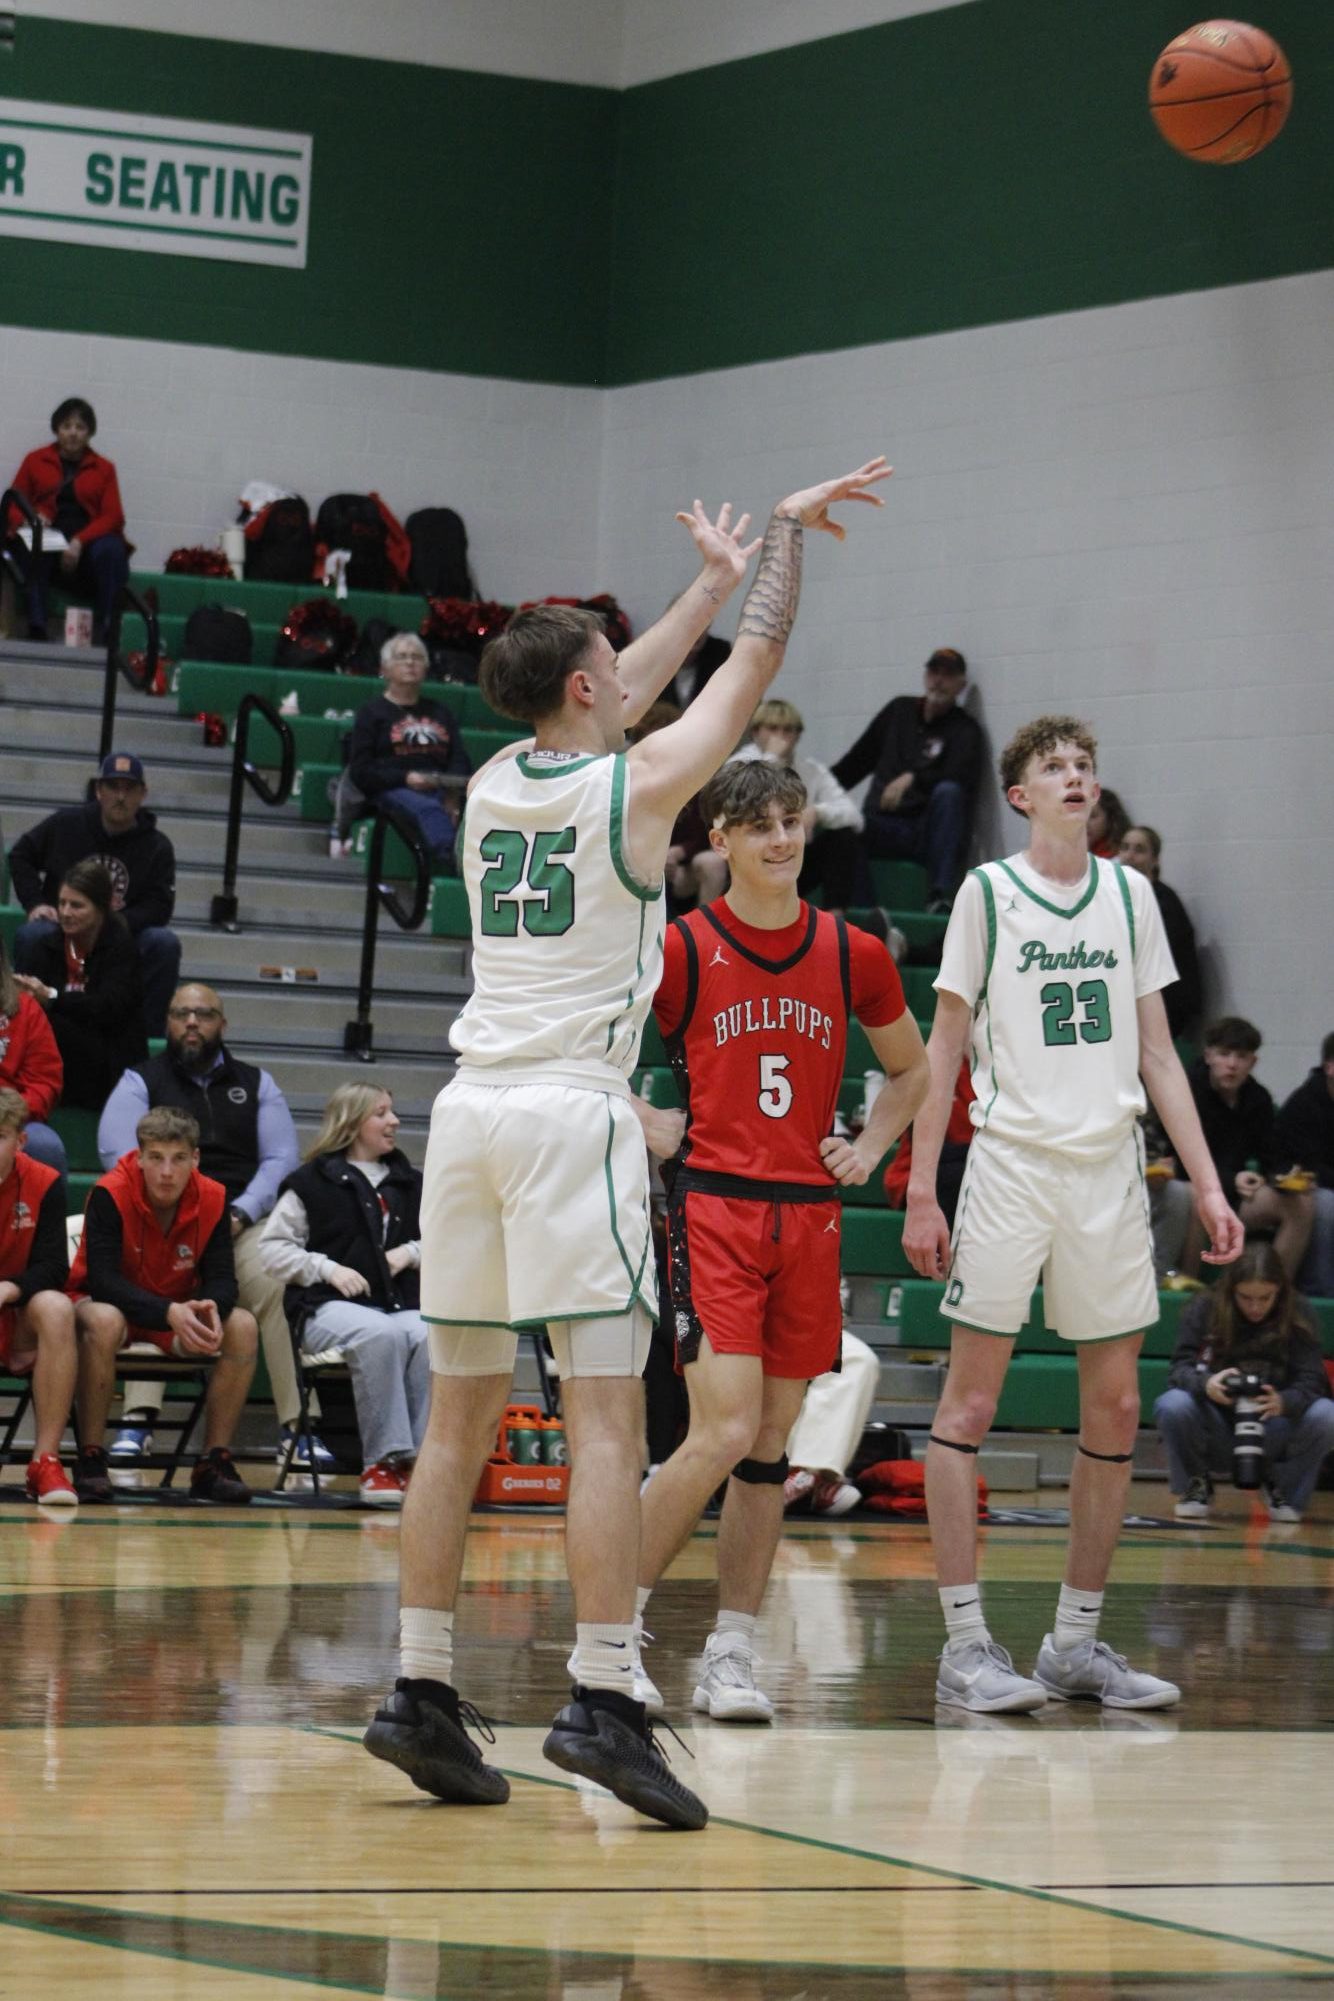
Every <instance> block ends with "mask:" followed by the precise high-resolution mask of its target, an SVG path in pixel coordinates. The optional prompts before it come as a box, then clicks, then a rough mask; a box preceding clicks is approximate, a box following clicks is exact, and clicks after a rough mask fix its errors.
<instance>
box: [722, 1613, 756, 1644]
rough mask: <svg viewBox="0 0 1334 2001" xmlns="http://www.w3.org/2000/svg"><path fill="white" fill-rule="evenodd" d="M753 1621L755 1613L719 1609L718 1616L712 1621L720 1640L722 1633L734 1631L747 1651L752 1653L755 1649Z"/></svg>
mask: <svg viewBox="0 0 1334 2001" xmlns="http://www.w3.org/2000/svg"><path fill="white" fill-rule="evenodd" d="M755 1623H756V1614H755V1613H754V1612H723V1611H720V1612H719V1614H718V1617H717V1618H716V1619H715V1620H714V1622H713V1630H714V1632H715V1633H716V1635H717V1636H718V1638H719V1639H720V1640H721V1639H722V1638H723V1636H724V1634H728V1633H735V1634H736V1635H737V1637H738V1638H739V1639H741V1640H743V1641H744V1642H745V1646H746V1651H747V1653H751V1654H753V1653H754V1651H755Z"/></svg>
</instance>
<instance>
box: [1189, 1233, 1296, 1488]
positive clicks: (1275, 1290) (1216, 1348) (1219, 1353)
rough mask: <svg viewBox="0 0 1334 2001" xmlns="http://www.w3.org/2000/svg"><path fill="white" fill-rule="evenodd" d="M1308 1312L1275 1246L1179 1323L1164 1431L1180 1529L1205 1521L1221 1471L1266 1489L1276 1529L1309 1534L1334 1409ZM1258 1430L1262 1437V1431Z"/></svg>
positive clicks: (1219, 1284)
mask: <svg viewBox="0 0 1334 2001" xmlns="http://www.w3.org/2000/svg"><path fill="white" fill-rule="evenodd" d="M1328 1390H1329V1383H1328V1380H1327V1378H1326V1375H1325V1365H1324V1362H1323V1360H1322V1359H1321V1354H1320V1344H1319V1342H1318V1341H1317V1339H1316V1336H1315V1332H1314V1330H1313V1328H1312V1324H1311V1321H1310V1319H1309V1317H1308V1315H1307V1312H1306V1308H1305V1303H1304V1302H1303V1300H1302V1298H1301V1296H1300V1294H1299V1293H1297V1292H1295V1291H1294V1290H1293V1285H1292V1281H1291V1279H1290V1278H1289V1277H1288V1274H1287V1271H1286V1270H1285V1268H1284V1265H1283V1262H1282V1260H1281V1259H1280V1257H1279V1255H1278V1253H1277V1251H1276V1250H1275V1248H1274V1246H1273V1245H1272V1244H1266V1243H1253V1244H1248V1245H1247V1246H1246V1249H1245V1250H1244V1251H1243V1252H1242V1254H1241V1256H1240V1257H1239V1258H1238V1259H1237V1261H1236V1263H1235V1264H1234V1265H1232V1266H1230V1267H1229V1268H1228V1269H1227V1270H1225V1271H1224V1272H1223V1273H1222V1274H1221V1275H1220V1277H1219V1278H1218V1279H1217V1280H1216V1282H1215V1284H1214V1286H1213V1288H1212V1290H1211V1291H1209V1292H1207V1293H1200V1294H1199V1296H1198V1297H1197V1298H1195V1299H1193V1300H1192V1301H1191V1303H1190V1305H1189V1306H1188V1307H1187V1308H1186V1310H1185V1312H1184V1313H1183V1314H1182V1316H1181V1322H1180V1325H1179V1327H1178V1330H1177V1346H1176V1353H1175V1354H1174V1356H1173V1357H1172V1367H1171V1371H1170V1373H1169V1375H1168V1378H1167V1388H1166V1389H1165V1390H1164V1391H1163V1394H1162V1395H1161V1396H1160V1397H1159V1399H1158V1401H1157V1403H1156V1404H1155V1405H1154V1412H1153V1414H1154V1420H1155V1422H1156V1424H1157V1426H1158V1430H1159V1433H1160V1435H1161V1437H1162V1441H1163V1444H1164V1445H1165V1446H1166V1448H1167V1463H1168V1477H1169V1479H1170V1481H1171V1484H1172V1492H1173V1493H1174V1494H1175V1495H1176V1496H1177V1497H1178V1498H1177V1502H1176V1507H1175V1510H1174V1512H1175V1514H1176V1517H1177V1519H1178V1521H1206V1520H1207V1519H1208V1516H1209V1508H1210V1503H1211V1501H1212V1499H1213V1491H1214V1490H1213V1480H1212V1478H1211V1471H1222V1470H1223V1469H1225V1468H1227V1467H1228V1466H1229V1465H1230V1466H1231V1467H1232V1471H1233V1478H1234V1480H1235V1482H1236V1484H1237V1486H1239V1487H1241V1488H1243V1489H1245V1488H1251V1487H1254V1486H1256V1485H1257V1484H1259V1485H1260V1486H1261V1487H1262V1488H1263V1491H1264V1497H1265V1501H1266V1503H1267V1505H1268V1508H1269V1519H1270V1521H1272V1522H1299V1521H1300V1520H1301V1518H1302V1510H1303V1508H1304V1507H1305V1506H1306V1503H1307V1501H1308V1500H1309V1499H1310V1496H1311V1493H1312V1491H1313V1489H1314V1487H1315V1483H1316V1480H1317V1478H1318V1476H1319V1473H1320V1468H1321V1466H1322V1464H1323V1463H1324V1459H1325V1455H1326V1454H1327V1453H1328V1452H1330V1451H1334V1400H1331V1398H1330V1396H1329V1394H1328ZM1257 1426H1258V1430H1257Z"/></svg>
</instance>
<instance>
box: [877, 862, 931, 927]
mask: <svg viewBox="0 0 1334 2001" xmlns="http://www.w3.org/2000/svg"><path fill="white" fill-rule="evenodd" d="M871 881H872V882H873V883H874V885H875V895H876V901H877V903H880V904H883V906H884V908H885V909H886V910H888V911H890V912H891V913H892V915H893V917H894V920H895V922H896V923H897V922H899V921H900V919H901V917H902V914H903V912H904V911H906V910H925V909H926V892H927V880H926V870H925V869H924V868H923V867H922V865H921V863H920V862H888V861H873V862H872V863H871Z"/></svg>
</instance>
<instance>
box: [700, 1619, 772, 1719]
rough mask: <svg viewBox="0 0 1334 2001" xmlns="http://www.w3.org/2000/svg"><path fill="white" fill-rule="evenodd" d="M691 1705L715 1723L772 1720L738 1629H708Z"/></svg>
mask: <svg viewBox="0 0 1334 2001" xmlns="http://www.w3.org/2000/svg"><path fill="white" fill-rule="evenodd" d="M692 1706H693V1707H694V1708H696V1709H698V1710H701V1711H702V1712H703V1713H704V1714H705V1715H706V1716H711V1717H712V1718H713V1720H714V1722H715V1723H772V1722H773V1720H774V1706H773V1703H772V1702H771V1701H770V1700H769V1698H768V1696H767V1695H766V1694H765V1693H764V1690H763V1689H761V1688H757V1687H756V1685H755V1656H754V1654H753V1653H752V1652H751V1650H750V1648H749V1647H748V1646H747V1644H746V1642H745V1640H744V1639H742V1637H741V1635H740V1634H739V1633H710V1634H709V1637H708V1639H707V1640H706V1641H705V1642H704V1659H703V1661H702V1663H701V1665H700V1674H699V1680H698V1681H697V1682H696V1684H695V1693H694V1696H693V1697H692Z"/></svg>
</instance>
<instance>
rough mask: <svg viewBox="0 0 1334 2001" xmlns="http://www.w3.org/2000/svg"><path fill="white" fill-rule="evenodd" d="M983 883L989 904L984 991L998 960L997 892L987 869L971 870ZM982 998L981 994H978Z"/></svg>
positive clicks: (985, 897) (983, 897)
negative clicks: (992, 885)
mask: <svg viewBox="0 0 1334 2001" xmlns="http://www.w3.org/2000/svg"><path fill="white" fill-rule="evenodd" d="M970 874H972V875H975V876H976V877H977V879H978V881H979V882H980V883H981V885H982V901H983V902H984V903H985V904H986V906H987V969H986V971H985V973H983V975H982V993H985V992H986V990H987V982H988V981H989V980H990V978H991V968H992V966H993V965H994V964H995V962H996V892H995V890H994V889H993V888H992V887H991V878H990V876H989V875H988V874H987V872H986V870H985V869H980V868H975V869H972V870H970ZM978 998H979V999H980V998H981V995H979V996H978Z"/></svg>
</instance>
